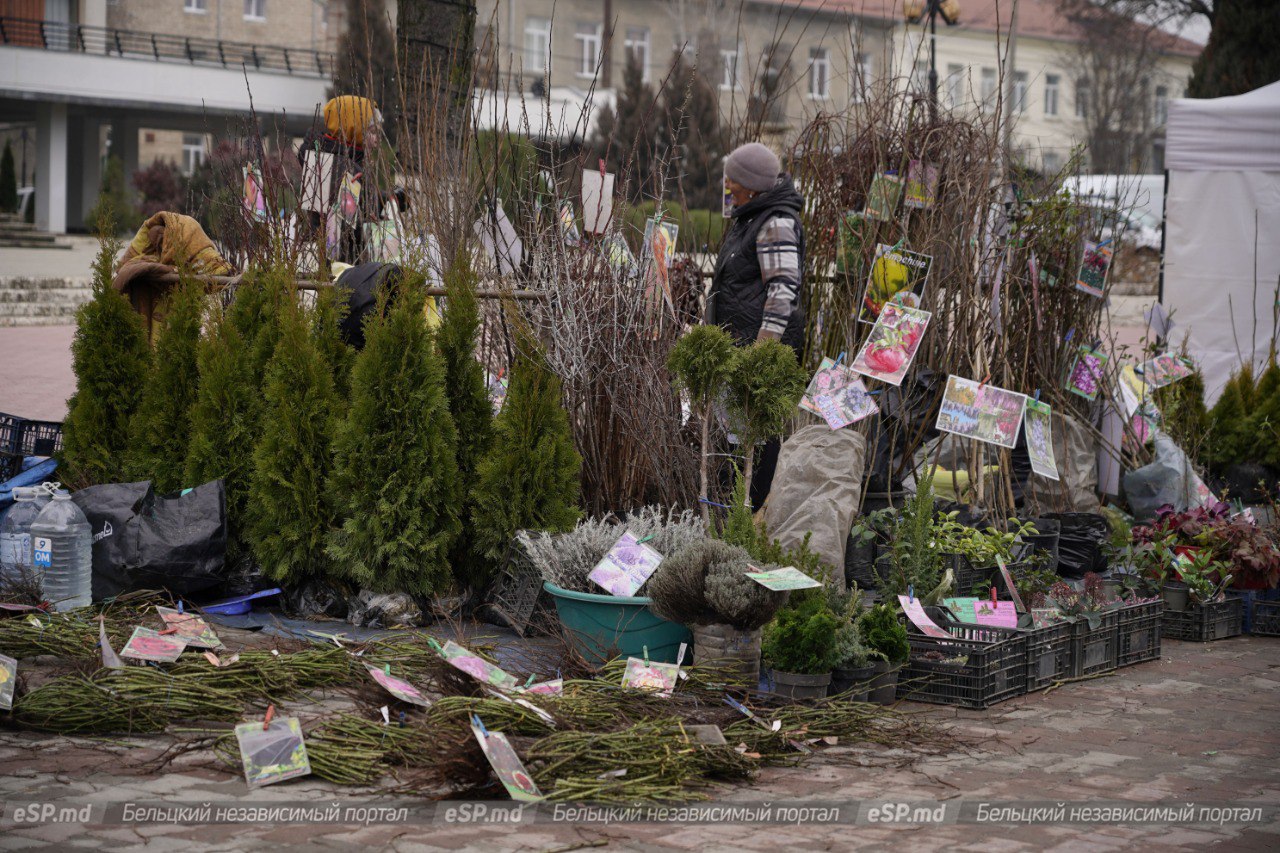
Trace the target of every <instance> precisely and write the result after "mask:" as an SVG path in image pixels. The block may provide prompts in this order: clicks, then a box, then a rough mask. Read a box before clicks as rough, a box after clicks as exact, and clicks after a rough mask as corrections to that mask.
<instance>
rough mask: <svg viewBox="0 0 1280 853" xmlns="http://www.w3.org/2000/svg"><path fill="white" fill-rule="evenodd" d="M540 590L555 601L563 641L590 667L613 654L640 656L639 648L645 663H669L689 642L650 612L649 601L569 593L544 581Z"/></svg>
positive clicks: (679, 627) (688, 637)
mask: <svg viewBox="0 0 1280 853" xmlns="http://www.w3.org/2000/svg"><path fill="white" fill-rule="evenodd" d="M543 589H545V590H546V591H547V592H549V593H550V594H551V597H552V599H553V600H554V601H555V603H556V615H558V616H559V617H560V623H561V624H562V625H564V627H565V634H566V636H567V638H568V640H569V643H570V644H571V645H572V646H573V647H574V649H575V650H577V652H578V653H579V654H581V655H582V656H583V657H584V658H585V659H586V660H587V661H588V662H589V663H591V664H593V665H595V666H601V665H603V664H604V663H605V662H606V661H608V660H610V659H612V658H615V657H619V656H621V657H640V656H641V655H643V654H644V649H645V647H648V649H649V659H650V660H655V661H660V662H662V663H675V660H676V655H677V654H678V653H679V651H680V644H681V643H688V642H690V641H691V640H692V639H693V634H692V633H691V632H690V631H689V629H688V628H686V627H685V626H684V625H678V624H676V623H675V622H668V621H667V620H666V619H663V618H662V617H661V616H658V615H657V614H656V613H654V612H653V611H652V610H650V609H649V604H650V602H651V601H652V599H649V598H644V597H642V596H633V597H623V596H618V595H596V594H594V593H590V592H574V591H572V590H568V589H561V588H560V587H558V586H556V585H555V584H553V583H551V582H550V581H546V582H545V583H544V584H543Z"/></svg>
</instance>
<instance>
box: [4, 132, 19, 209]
mask: <svg viewBox="0 0 1280 853" xmlns="http://www.w3.org/2000/svg"><path fill="white" fill-rule="evenodd" d="M17 209H18V170H17V168H16V167H15V166H14V163H13V147H12V146H11V145H10V144H9V140H7V139H6V140H5V141H4V153H3V154H0V213H13V212H15V211H16V210H17Z"/></svg>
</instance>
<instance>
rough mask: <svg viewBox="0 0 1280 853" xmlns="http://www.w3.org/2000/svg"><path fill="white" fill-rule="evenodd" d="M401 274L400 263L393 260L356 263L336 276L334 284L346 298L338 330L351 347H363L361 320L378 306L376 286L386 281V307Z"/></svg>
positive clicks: (377, 287) (394, 292) (392, 299)
mask: <svg viewBox="0 0 1280 853" xmlns="http://www.w3.org/2000/svg"><path fill="white" fill-rule="evenodd" d="M402 275H403V272H402V270H401V269H400V267H398V266H395V265H393V264H358V265H356V266H354V267H352V268H351V269H349V270H346V271H344V272H343V273H342V275H340V276H338V283H337V286H338V287H340V288H342V289H343V290H344V291H345V296H346V301H347V313H346V314H345V315H343V317H342V321H341V322H340V323H339V324H338V331H339V332H341V334H342V340H343V341H345V342H346V343H347V345H348V346H350V347H351V348H352V349H355V350H362V349H364V321H365V318H366V317H368V316H369V315H370V314H372V313H373V312H374V311H376V310H377V308H378V292H379V290H380V289H381V288H382V287H383V285H386V288H387V305H388V307H389V306H390V305H391V303H392V302H393V301H394V300H395V295H396V289H397V288H398V287H399V285H400V279H401V277H402Z"/></svg>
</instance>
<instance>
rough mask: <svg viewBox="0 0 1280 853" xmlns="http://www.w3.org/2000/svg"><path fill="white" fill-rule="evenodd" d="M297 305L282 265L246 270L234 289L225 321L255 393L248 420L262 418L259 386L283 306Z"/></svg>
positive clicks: (277, 336)
mask: <svg viewBox="0 0 1280 853" xmlns="http://www.w3.org/2000/svg"><path fill="white" fill-rule="evenodd" d="M296 303H297V290H296V288H295V286H294V282H293V274H292V272H291V271H290V270H289V268H288V267H287V266H285V265H283V264H273V265H271V266H267V267H258V268H254V269H251V270H249V272H247V273H246V274H245V275H244V277H243V278H242V279H241V282H240V286H239V287H238V288H236V293H235V300H234V301H233V302H232V303H231V307H230V308H229V309H228V311H227V321H228V322H229V323H230V324H231V326H232V328H234V329H235V331H236V333H237V334H238V335H239V337H240V340H241V341H242V342H243V344H244V347H245V351H244V358H245V359H246V364H245V369H246V370H247V371H248V376H249V377H250V381H251V382H252V383H253V384H254V386H255V388H256V389H257V390H258V392H259V393H258V394H255V395H254V400H255V404H254V406H253V412H252V413H251V420H252V422H253V423H254V424H256V423H257V422H258V420H259V418H260V417H261V410H262V394H261V391H262V387H263V384H264V383H265V381H266V375H267V362H269V361H270V360H271V356H273V355H275V351H276V344H277V343H278V342H279V340H280V317H279V315H280V312H281V309H282V307H285V306H292V305H294V304H296Z"/></svg>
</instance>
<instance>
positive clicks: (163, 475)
mask: <svg viewBox="0 0 1280 853" xmlns="http://www.w3.org/2000/svg"><path fill="white" fill-rule="evenodd" d="M204 306H205V286H204V283H203V282H201V281H197V280H195V279H192V278H183V280H182V281H181V282H180V283H179V284H178V286H177V287H175V288H174V289H173V290H172V291H170V292H169V296H168V298H167V299H166V300H165V309H164V314H163V317H164V323H163V325H162V326H161V328H160V331H159V333H158V334H157V335H156V346H155V353H154V354H153V357H152V360H151V372H150V373H149V374H148V376H147V382H146V385H145V386H144V387H143V389H142V400H141V402H140V403H139V404H138V410H137V411H136V412H134V415H133V420H132V421H131V422H130V424H129V432H130V435H131V436H132V440H131V447H130V453H129V476H130V477H132V478H134V479H138V480H150V481H151V482H152V484H153V485H154V486H155V488H156V491H158V492H172V491H175V490H177V489H180V488H182V487H183V486H184V485H186V481H185V474H186V464H187V449H188V447H189V445H190V443H191V408H192V406H194V405H195V401H196V389H197V388H198V387H199V378H200V373H199V368H198V367H197V365H196V350H197V349H198V348H199V345H200V326H201V322H202V321H203V319H204ZM192 485H194V484H192Z"/></svg>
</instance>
